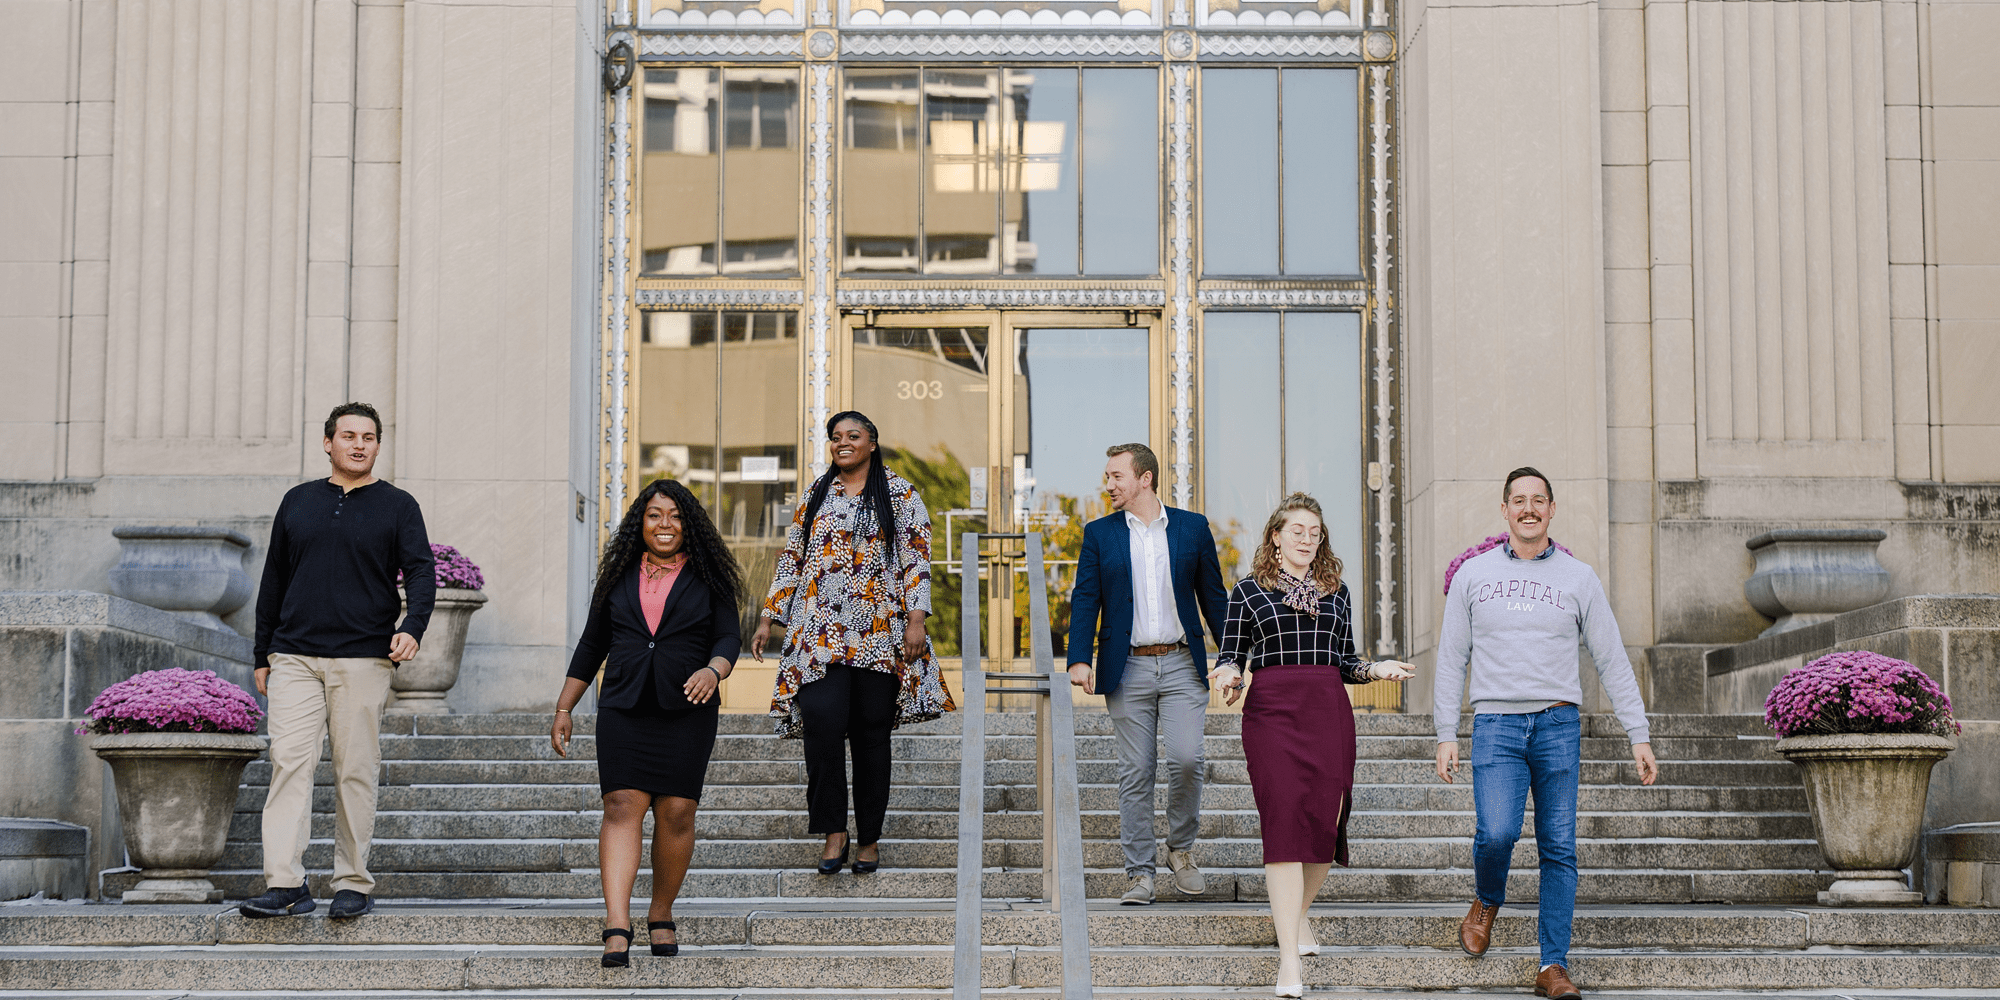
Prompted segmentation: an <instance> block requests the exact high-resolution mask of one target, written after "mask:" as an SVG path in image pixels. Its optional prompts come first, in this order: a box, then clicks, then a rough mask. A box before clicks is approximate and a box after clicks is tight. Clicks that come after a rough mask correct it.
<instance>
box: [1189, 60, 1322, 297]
mask: <svg viewBox="0 0 2000 1000" xmlns="http://www.w3.org/2000/svg"><path fill="white" fill-rule="evenodd" d="M1201 150H1202V164H1201V219H1202V266H1203V270H1204V272H1205V273H1207V274H1276V273H1278V71H1277V70H1274V69H1205V70H1202V72H1201ZM1351 190H1352V188H1351V187H1350V191H1351Z"/></svg>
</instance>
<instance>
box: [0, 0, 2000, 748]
mask: <svg viewBox="0 0 2000 1000" xmlns="http://www.w3.org/2000/svg"><path fill="white" fill-rule="evenodd" d="M1996 48H2000V4H1994V3H1990V2H1976V0H1975V2H1958V0H1843V2H1827V0H1802V2H1790V0H1787V2H1777V0H1728V2H1725V0H1599V2H1597V3H1592V4H1582V5H1577V4H1563V3H1555V2H1531V3H1512V4H1504V5H1502V4H1494V3H1488V2H1477V0H1474V2H1457V0H1453V2H1442V3H1432V4H1425V3H1421V2H1417V0H1402V2H1400V3H1393V4H1392V3H1389V2H1387V0H1296V2H1295V0H1271V2H1267V0H991V2H984V0H602V2H598V0H547V2H534V0H518V2H507V3H502V2H471V0H464V2H461V0H4V2H0V349H4V352H5V353H4V356H5V357H6V359H7V363H6V364H5V365H0V427H4V430H3V431H0V480H4V483H0V552H4V554H5V558H4V560H0V587H4V588H6V589H14V590H59V589H81V590H103V589H105V587H106V574H107V572H108V570H109V568H110V567H111V565H112V564H113V563H114V562H115V561H116V558H117V544H116V542H115V540H114V539H113V538H112V536H111V528H112V527H114V526H116V525H120V524H130V523H167V524H177V523H202V524H213V525H219V526H225V527H231V528H236V529H239V530H241V531H244V532H245V533H247V534H249V535H251V536H252V537H253V538H256V539H260V540H261V539H262V538H264V537H265V536H266V535H267V533H268V519H269V516H270V513H271V511H272V510H273V509H274V508H275V506H276V504H277V500H278V498H279V497H280V496H281V495H282V493H283V492H284V490H286V489H287V488H289V487H290V486H291V485H292V484H294V483H296V482H298V481H300V480H301V479H303V478H306V477H311V476H317V475H321V474H323V471H324V468H325V466H324V465H323V464H322V463H323V461H324V458H323V456H322V454H321V452H320V448H319V437H320V434H319V423H320V421H321V420H322V419H323V416H324V414H325V413H326V412H327V410H328V409H329V408H331V407H332V406H333V405H335V404H336V403H339V402H342V401H345V400H348V399H362V400H368V401H371V402H374V403H375V404H376V405H377V406H379V407H380V408H381V409H382V412H383V413H384V415H385V418H386V419H387V422H388V427H387V429H386V430H387V435H386V444H385V447H384V451H383V459H382V464H381V466H380V469H379V471H380V472H381V474H383V475H384V476H385V477H386V478H390V479H393V480H395V481H396V482H397V483H398V484H399V485H400V486H402V487H403V488H405V489H407V490H409V491H411V492H412V493H413V494H415V495H416V496H417V497H418V498H419V500H420V501H422V503H423V504H424V506H425V510H426V513H427V517H428V520H429V523H430V526H431V532H432V536H433V539H434V540H436V541H440V542H445V543H449V544H452V545H455V546H457V547H458V548H460V549H461V550H463V551H465V552H466V553H468V554H469V555H471V556H472V557H473V558H474V559H475V560H476V561H478V562H479V563H480V564H481V565H482V566H483V567H484V569H485V571H486V577H487V579H488V581H489V584H488V587H487V593H488V594H489V595H490V596H491V598H492V603H491V604H490V605H489V606H488V607H487V608H486V609H485V610H484V611H482V612H481V613H480V614H479V615H478V616H476V617H475V618H474V620H473V624H472V634H471V637H470V640H469V643H470V644H469V647H468V652H467V669H466V672H465V674H464V675H463V677H464V680H462V681H461V684H460V686H459V688H458V689H457V690H456V691H454V693H453V696H452V698H453V704H454V706H455V707H457V708H459V709H460V710H465V711H499V710H508V709H534V708H541V707H545V706H546V705H547V704H548V703H549V702H550V700H551V699H552V697H553V694H554V692H555V691H556V689H557V678H558V677H559V675H560V673H561V670H562V663H563V660H564V657H565V652H566V649H567V648H568V646H569V644H570V643H571V642H573V640H574V637H575V635H576V633H577V631H578V629H579V628H580V627H581V622H582V611H583V602H584V599H585V596H586V593H587V590H588V581H589V578H590V574H591V571H592V568H593V562H594V552H595V550H596V548H597V546H598V544H599V541H600V539H601V537H602V532H603V531H604V530H605V525H606V523H607V522H608V521H609V520H612V519H614V518H615V516H616V514H615V512H616V511H617V510H618V509H619V508H621V507H622V504H623V502H624V500H625V498H627V497H629V496H630V495H631V494H632V491H633V490H634V489H635V488H636V487H637V486H638V485H639V484H640V483H641V482H642V481H643V480H645V479H646V478H649V477H652V476H658V475H675V476H678V477H681V478H683V479H685V480H687V481H688V482H690V483H691V484H694V485H696V486H698V487H699V489H700V490H701V491H703V493H702V495H703V496H704V498H705V499H706V500H708V501H709V502H710V503H711V504H712V506H713V509H714V511H715V513H716V515H717V520H718V523H719V524H721V525H722V526H723V528H724V531H725V533H726V534H729V535H730V537H731V539H732V541H733V543H734V544H736V545H737V546H738V553H739V555H741V556H742V557H743V558H744V560H745V562H746V564H748V565H750V566H751V567H752V569H753V572H755V571H756V570H757V568H758V567H760V566H763V567H767V566H768V558H769V551H770V548H771V545H772V544H773V539H774V538H775V536H776V534H777V532H779V531H780V530H781V527H782V523H783V519H784V517H785V516H787V513H788V510H789V507H788V503H789V502H790V501H791V500H792V498H793V497H794V496H795V495H796V493H797V490H798V488H799V484H800V483H802V482H804V481H808V480H809V478H810V476H811V475H812V474H813V472H814V471H815V464H814V463H815V460H816V458H817V457H818V456H819V455H820V454H821V453H822V450H823V437H822V434H821V432H820V430H819V429H818V427H819V423H820V422H821V421H822V420H824V418H825V417H826V416H827V415H828V414H829V413H831V412H833V411H836V410H839V409H842V408H845V407H848V406H854V407H856V408H859V409H862V410H864V411H868V412H870V413H871V415H872V416H875V417H876V418H877V419H878V422H880V423H881V424H882V425H883V427H884V433H885V444H888V445H890V446H891V447H892V448H893V449H894V451H893V454H894V456H895V459H896V461H897V462H900V463H903V466H904V468H906V469H908V470H916V471H918V472H920V473H921V475H922V478H923V481H922V483H920V485H924V486H926V488H927V490H928V491H929V492H930V493H931V494H932V496H931V499H932V504H931V505H932V507H933V512H934V514H935V515H936V519H937V525H938V527H939V529H940V530H939V533H938V534H939V541H938V549H939V551H938V552H937V553H936V556H937V558H938V559H939V560H943V559H944V558H945V557H946V553H945V551H944V549H945V541H944V536H946V535H948V534H951V533H954V532H957V531H960V530H964V529H965V528H966V527H968V526H971V527H973V528H983V529H990V530H996V531H997V530H1012V529H1018V528H1022V527H1034V528H1037V529H1039V530H1042V531H1043V532H1044V533H1045V536H1046V537H1048V538H1049V539H1050V543H1051V545H1052V546H1053V549H1052V552H1053V554H1054V555H1055V556H1057V557H1059V556H1060V554H1061V543H1062V538H1063V533H1064V532H1065V531H1069V530H1073V528H1074V527H1075V525H1076V523H1077V522H1078V521H1079V520H1080V519H1081V518H1083V517H1086V516H1088V515H1089V514H1090V513H1091V512H1092V511H1093V509H1094V508H1093V505H1094V504H1096V503H1097V500H1096V498H1095V496H1094V491H1093V490H1092V488H1091V487H1092V484H1093V483H1094V475H1095V469H1096V467H1097V465H1098V463H1100V462H1101V457H1098V456H1101V451H1102V447H1103V445H1105V444H1109V443H1112V441H1114V440H1130V439H1140V440H1149V441H1150V442H1151V443H1152V444H1153V446H1154V447H1155V449H1156V450H1158V451H1159V452H1160V454H1161V455H1162V459H1163V461H1164V462H1165V463H1166V464H1167V466H1168V469H1167V475H1166V477H1165V478H1166V482H1165V486H1166V491H1165V492H1166V493H1167V494H1168V495H1169V498H1170V499H1171V500H1173V501H1175V502H1178V503H1181V504H1185V505H1189V506H1192V507H1195V508H1197V509H1202V510H1205V511H1206V512H1208V513H1209V514H1210V515H1211V517H1213V518H1214V519H1215V520H1216V522H1217V523H1218V524H1221V525H1223V526H1224V527H1225V534H1227V535H1229V537H1230V544H1231V545H1232V546H1235V550H1234V551H1233V553H1232V555H1240V554H1241V552H1242V550H1243V549H1244V548H1245V547H1247V545H1248V544H1250V539H1251V538H1252V537H1253V536H1254V528H1255V525H1256V524H1258V523H1261V519H1262V516H1263V513H1264V511H1266V510H1268V507H1269V505H1270V503H1271V502H1273V501H1275V499H1276V497H1277V496H1278V495H1280V494H1281V493H1282V492H1283V491H1286V490H1289V489H1299V488H1305V489H1309V490H1311V491H1312V492H1314V493H1315V494H1317V495H1319V496H1320V497H1321V499H1322V500H1323V501H1325V502H1326V503H1327V506H1328V509H1329V515H1330V517H1329V520H1330V526H1331V527H1332V529H1333V531H1334V537H1335V539H1336V543H1337V545H1338V546H1339V547H1341V548H1342V550H1343V551H1342V555H1343V557H1344V558H1346V561H1347V564H1348V569H1347V578H1348V580H1349V583H1350V586H1351V587H1352V588H1353V589H1354V591H1355V594H1356V603H1357V606H1359V607H1362V608H1364V609H1365V614H1364V615H1363V616H1362V618H1363V623H1362V630H1363V632H1364V634H1365V636H1366V638H1367V643H1368V646H1369V648H1370V649H1371V650H1372V651H1375V652H1378V653H1382V654H1392V653H1393V654H1402V655H1405V656H1409V657H1415V658H1417V659H1419V660H1422V659H1423V658H1424V657H1425V656H1426V655H1427V654H1428V651H1429V649H1430V648H1431V647H1432V645H1433V644H1434V640H1435V634H1436V619H1437V615H1438V614H1439V609H1440V604H1441V602H1440V600H1439V591H1440V584H1441V580H1442V574H1443V569H1444V565H1445V563H1446V562H1447V561H1448V560H1449V559H1450V558H1451V557H1452V556H1453V555H1455V554H1456V553H1457V552H1459V551H1460V550H1462V549H1463V548H1465V547H1466V546H1467V545H1469V544H1472V543H1473V542H1476V541H1477V540H1478V539H1479V538H1480V537H1482V536H1484V535H1488V534H1492V533H1494V532H1496V531H1498V530H1500V524H1499V519H1498V516H1497V515H1498V511H1497V510H1496V508H1495V506H1494V501H1495V500H1496V499H1497V497H1496V496H1495V492H1496V487H1497V485H1498V481H1499V478H1500V476H1502V475H1503V474H1504V473H1505V472H1506V470H1508V469H1509V468H1512V467H1514V466H1516V465H1520V464H1534V465H1537V466H1540V467H1542V468H1544V469H1546V470H1548V471H1549V472H1550V473H1551V474H1552V475H1553V476H1554V477H1555V479H1556V482H1555V488H1556V490H1557V493H1558V501H1559V504H1560V506H1561V514H1560V520H1559V522H1558V525H1557V530H1556V532H1555V533H1556V536H1557V538H1558V539H1559V540H1561V541H1562V542H1564V543H1565V544H1566V545H1567V546H1569V547H1570V548H1571V549H1573V550H1574V551H1575V552H1576V553H1577V554H1578V555H1579V556H1581V557H1583V558H1584V559H1586V560H1588V561H1590V562H1592V563H1593V564H1595V565H1596V566H1598V568H1599V570H1600V573H1601V574H1602V575H1603V576H1604V578H1605V580H1606V582H1607V585H1608V587H1609V589H1610V591H1611V596H1612V600H1613V602H1614V604H1615V606H1616V607H1617V609H1618V612H1619V618H1620V623H1621V625H1622V627H1623V629H1624V634H1625V638H1626V641H1627V643H1628V644H1629V645H1630V646H1631V647H1632V648H1633V652H1634V654H1635V661H1637V662H1639V663H1640V664H1641V665H1642V672H1643V674H1644V675H1645V679H1646V683H1647V685H1648V688H1649V696H1650V698H1651V699H1652V702H1653V704H1654V707H1655V708H1656V709H1661V710H1670V711H1671V710H1680V711H1698V710H1700V708H1701V686H1702V684H1703V683H1704V678H1705V675H1704V673H1703V669H1702V667H1701V658H1700V653H1701V651H1702V650H1705V649H1707V648H1710V647H1712V646H1715V645H1718V644H1724V643H1731V642H1738V641H1741V640H1744V639H1747V638H1750V637H1751V636H1753V635H1755V634H1756V633H1757V632H1758V631H1759V630H1761V629H1762V628H1764V627H1765V625H1766V624H1768V620H1767V619H1765V618H1763V617H1762V616H1760V615H1759V614H1758V613H1757V612H1756V611H1755V609H1753V608H1752V607H1751V606H1750V605H1749V604H1748V602H1747V601H1746V600H1745V598H1744V595H1743V582H1744V580H1745V579H1746V578H1747V577H1748V576H1749V573H1750V564H1751V556H1750V553H1749V552H1747V551H1746V550H1745V548H1744V542H1745V541H1746V540H1748V539H1749V538H1751V537H1752V536H1754V535H1757V534H1759V533H1762V532H1764V531H1767V530H1769V529H1771V528H1775V527H1792V526H1838V527H1872V528H1880V529H1882V530H1884V531H1886V532H1887V533H1888V538H1887V540H1886V541H1884V542H1883V544H1882V546H1881V559H1882V563H1883V564H1884V566H1886V567H1887V568H1888V570H1889V572H1890V575H1891V580H1892V587H1891V591H1892V595H1896V596H1900V595H1909V594H1921V593H1939V592H1993V591H2000V558H1996V556H2000V395H1996V394H1994V393H1993V392H1991V391H1990V388H1989V386H1990V385H1991V384H1992V383H1993V382H1995V381H1996V380H2000V291H1996V289H2000V235H1996V234H2000V64H1996V63H1995V62H1994V61H1993V60H1992V59H1991V58H1990V53H1991V52H1993V51H1995V49H1996ZM913 478H915V477H914V476H913ZM1231 522H1235V528H1234V529H1232V528H1231ZM1244 524H1248V525H1249V528H1248V529H1244V528H1243V527H1242V525H1244ZM250 558H251V562H252V565H251V567H250V569H251V572H252V573H253V575H254V574H255V572H256V570H257V564H258V563H260V562H261V551H260V550H253V552H252V555H251V557H250ZM1055 562H1057V563H1058V564H1060V562H1061V560H1060V558H1056V559H1055ZM996 568H997V569H1003V570H1004V569H1008V568H1009V565H1008V564H1004V563H996ZM765 572H768V569H767V568H766V569H765ZM1060 572H1061V571H1060V570H1058V580H1057V581H1055V583H1056V586H1057V588H1058V589H1061V587H1060V585H1061V582H1062V581H1061V579H1060ZM945 582H947V583H948V582H949V581H945ZM945 589H947V590H949V589H950V588H949V587H946V588H945ZM947 598H948V599H952V600H955V597H950V595H947ZM1058 610H1059V614H1060V609H1058ZM229 624H230V625H231V626H233V627H235V628H237V629H238V630H241V631H246V632H247V631H248V630H249V628H250V626H251V621H250V615H249V612H248V610H247V609H246V610H243V611H239V612H238V613H236V614H235V615H234V616H232V617H231V618H230V619H229ZM944 638H945V639H946V641H955V640H953V638H952V637H950V636H947V637H944ZM761 682H762V681H761V680H760V678H759V677H758V676H757V675H756V674H755V673H754V672H753V673H749V674H746V675H745V677H744V679H743V680H741V681H740V682H739V683H737V684H735V685H732V689H731V691H730V692H729V700H730V704H731V706H732V707H743V708H753V707H755V704H756V702H757V700H758V697H759V693H758V692H757V691H756V690H755V688H756V686H757V684H758V683H761ZM738 688H740V689H741V690H738ZM1425 694H1426V692H1425V691H1424V689H1423V682H1422V681H1421V680H1420V681H1419V682H1416V684H1415V685H1414V686H1413V688H1412V690H1410V691H1408V692H1406V693H1405V696H1406V698H1408V699H1409V704H1410V706H1411V707H1412V708H1413V709H1415V710H1419V711H1421V710H1424V708H1425V707H1426V706H1427V705H1428V698H1427V697H1425Z"/></svg>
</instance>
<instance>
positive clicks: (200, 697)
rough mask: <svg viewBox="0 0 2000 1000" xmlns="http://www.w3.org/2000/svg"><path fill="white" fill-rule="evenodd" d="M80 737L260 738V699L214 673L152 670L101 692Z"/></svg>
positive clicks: (81, 729)
mask: <svg viewBox="0 0 2000 1000" xmlns="http://www.w3.org/2000/svg"><path fill="white" fill-rule="evenodd" d="M85 714H87V715H89V716H90V721H89V722H86V723H84V724H83V725H82V726H81V727H79V728H78V729H77V732H78V733H95V734H97V735H99V736H108V735H111V734H114V733H255V732H256V731H257V720H259V719H262V718H263V717H264V711H263V709H260V708H258V707H257V699H255V698H252V697H250V693H249V692H248V691H245V690H243V689H242V688H240V687H237V686H236V685H234V684H231V683H229V682H228V681H226V680H223V679H222V678H220V677H217V676H216V675H215V671H213V670H182V669H181V668H179V667H173V668H170V669H167V670H148V671H146V672H145V673H142V674H134V675H132V676H131V677H127V678H126V679H124V680H122V681H119V682H118V683H116V684H113V685H111V686H110V687H108V688H105V689H104V690H103V691H102V692H100V693H99V694H98V696H97V699H96V700H95V701H92V702H91V703H90V708H89V709H87V710H86V711H85Z"/></svg>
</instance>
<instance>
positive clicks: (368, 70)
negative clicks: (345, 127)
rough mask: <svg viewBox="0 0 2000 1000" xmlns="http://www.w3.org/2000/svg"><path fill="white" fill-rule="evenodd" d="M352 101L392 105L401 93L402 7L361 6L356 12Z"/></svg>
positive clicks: (377, 106)
mask: <svg viewBox="0 0 2000 1000" xmlns="http://www.w3.org/2000/svg"><path fill="white" fill-rule="evenodd" d="M354 59H355V68H354V76H355V79H354V104H355V106H356V107H359V108H367V109H370V110H383V109H395V108H397V107H400V106H401V104H402V96H403V11H402V9H401V8H400V7H362V8H360V9H359V10H357V11H356V12H355V53H354Z"/></svg>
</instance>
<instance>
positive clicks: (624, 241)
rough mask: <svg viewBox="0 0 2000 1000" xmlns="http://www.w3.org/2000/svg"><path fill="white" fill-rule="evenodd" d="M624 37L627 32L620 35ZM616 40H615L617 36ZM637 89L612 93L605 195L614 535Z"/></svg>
mask: <svg viewBox="0 0 2000 1000" xmlns="http://www.w3.org/2000/svg"><path fill="white" fill-rule="evenodd" d="M621 34H622V33H621ZM614 40H615V38H614ZM631 96H632V87H631V84H630V82H629V81H628V82H627V83H626V85H625V86H624V87H621V88H619V90H618V91H617V92H616V93H614V94H612V95H611V103H612V106H613V109H614V110H613V111H612V117H611V150H610V152H611V164H610V167H611V170H610V174H611V176H610V182H611V183H610V184H609V190H608V191H606V196H607V197H606V200H607V202H608V203H609V204H608V205H607V208H608V209H609V211H610V215H611V220H610V221H611V233H610V243H611V245H610V246H609V247H608V248H607V249H608V250H609V253H608V254H607V257H608V259H609V266H610V275H609V277H610V280H609V281H607V282H606V283H605V286H606V288H605V302H604V312H605V322H606V330H605V336H604V339H605V341H606V343H605V352H604V353H605V356H604V426H605V455H604V466H603V476H604V492H603V500H604V505H603V507H602V508H601V509H600V510H599V512H598V513H600V514H601V515H603V517H602V520H603V529H604V531H605V533H606V534H609V533H610V531H611V529H612V526H613V525H615V524H616V523H617V521H618V519H619V518H620V517H623V516H624V513H625V472H626V462H625V449H626V431H627V426H626V425H627V420H628V418H629V416H630V410H629V408H628V406H627V405H626V401H625V391H626V388H627V386H628V385H629V384H630V380H631V374H632V357H631V349H630V342H629V338H630V336H631V313H632V295H631V291H630V289H631V283H630V282H631V277H630V275H631V269H632V256H631V251H630V247H629V244H630V242H631V240H630V232H629V231H628V228H627V227H628V224H629V221H630V219H631V218H632V177H631V158H632V122H631V115H630V111H629V108H630V105H631V103H632V102H631Z"/></svg>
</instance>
